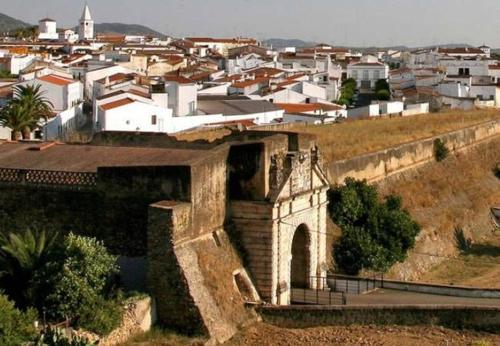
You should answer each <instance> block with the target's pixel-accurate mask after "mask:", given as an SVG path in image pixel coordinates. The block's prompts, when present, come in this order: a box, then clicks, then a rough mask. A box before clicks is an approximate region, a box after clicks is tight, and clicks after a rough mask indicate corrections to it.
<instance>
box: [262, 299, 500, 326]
mask: <svg viewBox="0 0 500 346" xmlns="http://www.w3.org/2000/svg"><path fill="white" fill-rule="evenodd" d="M259 312H260V313H261V315H262V318H263V320H264V322H267V323H271V324H274V325H277V326H280V327H283V328H311V327H318V326H333V325H351V324H375V325H394V324H396V325H440V326H446V327H449V328H458V329H462V328H467V329H476V330H485V331H491V332H498V331H499V330H500V308H497V307H476V306H451V305H444V306H443V305H441V306H433V305H427V306H411V305H408V306H405V305H400V306H361V305H358V306H328V307H325V306H297V305H295V306H270V307H267V306H266V307H260V308H259Z"/></svg>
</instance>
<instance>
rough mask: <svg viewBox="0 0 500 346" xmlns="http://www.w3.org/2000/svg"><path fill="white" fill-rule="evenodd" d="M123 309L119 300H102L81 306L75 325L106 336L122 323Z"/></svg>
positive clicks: (100, 298)
mask: <svg viewBox="0 0 500 346" xmlns="http://www.w3.org/2000/svg"><path fill="white" fill-rule="evenodd" d="M122 317H123V307H122V304H121V299H104V298H102V297H99V298H98V299H97V300H96V301H94V302H92V303H90V304H86V305H84V306H82V308H81V309H80V311H79V316H78V321H77V325H78V327H80V328H83V329H85V330H89V331H92V332H94V333H96V334H99V335H108V334H109V333H111V332H112V331H113V330H114V329H116V328H118V327H119V326H120V324H121V322H122Z"/></svg>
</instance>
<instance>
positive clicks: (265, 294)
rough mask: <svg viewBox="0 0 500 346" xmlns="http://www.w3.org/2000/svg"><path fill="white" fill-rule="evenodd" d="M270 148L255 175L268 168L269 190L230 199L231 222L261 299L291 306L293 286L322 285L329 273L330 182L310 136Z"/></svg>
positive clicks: (264, 151) (264, 179)
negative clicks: (327, 255) (320, 278)
mask: <svg viewBox="0 0 500 346" xmlns="http://www.w3.org/2000/svg"><path fill="white" fill-rule="evenodd" d="M287 144H288V143H287ZM266 149H267V146H266V147H265V148H263V149H262V152H261V156H262V158H264V157H269V162H268V165H266V162H265V161H264V160H263V159H262V158H261V159H260V160H255V161H256V162H260V163H261V164H260V166H259V167H258V169H256V170H255V171H256V173H255V176H258V175H259V171H264V172H268V174H266V175H265V176H263V179H262V182H263V183H264V185H266V182H268V183H267V184H268V185H267V186H268V189H267V190H264V192H265V194H264V195H258V194H246V196H247V198H246V200H245V199H242V200H234V199H233V200H231V212H232V221H233V223H234V225H235V227H236V232H237V233H238V234H239V235H240V238H241V242H242V245H243V247H244V249H245V252H246V263H245V264H246V265H247V267H248V269H249V271H250V273H251V276H252V279H253V281H254V283H255V286H256V288H257V290H258V291H259V294H260V295H261V297H262V299H263V300H265V301H267V302H269V303H271V304H280V305H287V304H290V292H291V288H292V287H296V288H320V287H317V282H316V281H315V280H314V279H313V278H314V277H324V276H325V275H326V217H327V215H326V213H327V209H326V208H327V203H328V202H327V191H328V182H327V180H326V178H325V175H324V174H323V172H322V169H321V166H320V158H319V154H318V150H317V148H316V147H315V145H314V143H313V141H310V140H309V138H308V137H306V138H302V136H301V137H299V138H298V143H297V144H296V146H295V148H294V145H293V144H291V145H290V148H286V149H287V150H283V149H284V148H279V147H278V148H274V150H272V151H270V152H269V151H268V150H266ZM230 155H231V154H230ZM255 176H253V177H252V179H255ZM244 183H245V184H247V186H248V181H246V182H242V183H240V184H239V185H238V184H236V185H238V186H242V185H243V184H244ZM231 186H233V184H232V185H231Z"/></svg>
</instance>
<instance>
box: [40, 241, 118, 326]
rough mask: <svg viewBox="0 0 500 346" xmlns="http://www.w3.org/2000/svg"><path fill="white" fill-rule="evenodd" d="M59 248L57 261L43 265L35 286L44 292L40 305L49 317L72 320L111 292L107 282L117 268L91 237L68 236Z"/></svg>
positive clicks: (101, 246) (112, 259) (111, 257)
mask: <svg viewBox="0 0 500 346" xmlns="http://www.w3.org/2000/svg"><path fill="white" fill-rule="evenodd" d="M61 246H62V256H61V258H59V259H58V260H57V261H53V262H51V263H48V264H47V266H46V267H45V270H44V271H43V272H42V273H41V275H40V277H39V279H38V280H37V283H38V288H39V290H40V291H43V290H45V291H46V299H45V301H44V304H43V305H44V306H45V308H46V309H47V313H48V315H49V316H50V317H52V318H56V319H62V318H75V317H77V316H78V315H79V313H80V311H82V309H85V308H88V307H89V306H92V305H93V304H94V303H95V302H96V301H98V300H99V298H100V297H103V296H106V295H108V294H109V293H111V292H110V291H111V290H110V286H109V284H110V280H111V278H112V276H113V275H115V274H116V273H117V272H118V267H117V265H116V257H115V256H112V255H110V254H109V253H108V251H107V250H106V248H105V247H104V245H103V244H102V242H100V241H97V240H96V239H95V238H87V237H82V236H77V235H74V234H69V235H68V236H67V237H66V238H65V239H64V242H63V244H62V245H61Z"/></svg>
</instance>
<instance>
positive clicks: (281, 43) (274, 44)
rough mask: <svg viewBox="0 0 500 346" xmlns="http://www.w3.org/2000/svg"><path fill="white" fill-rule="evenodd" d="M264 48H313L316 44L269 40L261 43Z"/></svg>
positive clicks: (289, 40) (291, 40) (288, 40)
mask: <svg viewBox="0 0 500 346" xmlns="http://www.w3.org/2000/svg"><path fill="white" fill-rule="evenodd" d="M262 43H263V44H264V45H266V46H272V47H273V48H274V49H279V48H286V47H314V46H315V45H316V44H317V43H315V42H307V41H302V40H298V39H283V38H270V39H267V40H264V41H262Z"/></svg>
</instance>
